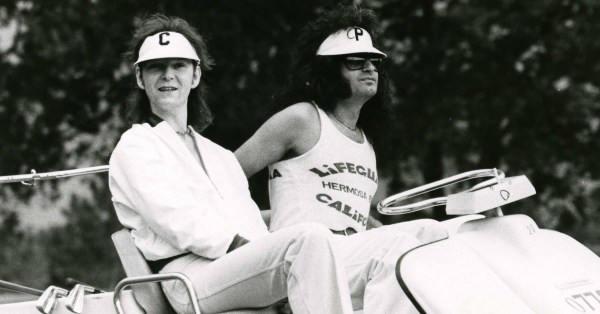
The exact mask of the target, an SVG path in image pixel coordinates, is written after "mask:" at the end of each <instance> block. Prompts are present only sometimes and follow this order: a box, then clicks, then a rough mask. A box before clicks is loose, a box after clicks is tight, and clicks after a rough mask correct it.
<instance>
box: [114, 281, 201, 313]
mask: <svg viewBox="0 0 600 314" xmlns="http://www.w3.org/2000/svg"><path fill="white" fill-rule="evenodd" d="M167 280H181V281H182V282H183V283H184V284H185V287H186V288H187V292H188V296H189V297H190V300H191V302H192V307H193V308H194V313H196V314H200V305H199V304H198V297H197V296H196V290H194V285H193V284H192V282H191V281H190V279H189V278H188V277H186V276H185V275H183V274H180V273H164V274H155V275H146V276H136V277H128V278H125V279H123V280H121V281H119V283H118V284H117V286H116V287H115V292H114V296H113V303H114V304H115V308H116V309H117V313H119V314H124V313H125V311H123V306H122V305H121V292H123V289H125V288H126V287H128V286H130V285H136V284H140V283H150V282H160V281H167Z"/></svg>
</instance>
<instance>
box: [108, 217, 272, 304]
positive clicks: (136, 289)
mask: <svg viewBox="0 0 600 314" xmlns="http://www.w3.org/2000/svg"><path fill="white" fill-rule="evenodd" d="M263 212H265V213H262V214H263V219H265V218H266V220H267V219H268V218H270V211H268V213H267V211H263ZM267 223H268V220H267ZM111 237H112V240H113V243H114V245H115V248H116V250H117V253H118V255H119V259H120V260H121V264H122V265H123V269H124V270H125V274H126V275H127V277H128V278H136V277H140V278H142V277H141V276H146V277H147V276H148V275H153V272H152V271H151V270H150V266H149V265H148V262H147V261H146V259H145V258H144V256H143V255H142V253H141V252H140V251H139V250H138V248H137V247H136V246H135V243H134V241H133V238H132V236H131V232H130V230H129V229H121V230H119V231H117V232H115V233H113V234H112V236H111ZM177 275H178V276H182V275H181V274H177ZM128 278H126V279H128ZM131 289H132V292H133V295H134V297H135V300H136V302H137V303H138V304H139V306H140V307H141V308H143V309H144V310H145V311H146V314H164V313H175V311H174V310H173V309H172V307H171V305H170V304H169V301H168V300H167V298H166V296H165V295H164V293H163V291H162V289H161V287H160V283H158V282H143V283H136V284H134V285H133V284H132V285H131ZM117 293H118V291H115V294H117ZM279 307H281V305H280V304H276V305H272V306H269V307H265V308H259V309H240V310H235V311H228V312H224V314H225V313H227V314H276V313H279V311H278V308H279Z"/></svg>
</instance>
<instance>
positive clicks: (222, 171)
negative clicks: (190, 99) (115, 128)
mask: <svg viewBox="0 0 600 314" xmlns="http://www.w3.org/2000/svg"><path fill="white" fill-rule="evenodd" d="M191 136H193V138H194V140H195V142H196V145H197V147H198V150H199V151H200V158H201V159H202V161H203V163H204V165H205V167H206V169H207V172H205V171H204V170H203V168H202V167H201V165H200V164H199V163H198V162H197V161H196V160H195V159H194V157H193V155H192V153H191V152H190V151H189V150H188V149H187V148H186V146H185V144H184V142H183V141H182V140H181V138H179V136H178V135H177V134H176V133H175V131H174V130H173V129H172V128H171V126H170V125H169V124H168V123H166V122H164V121H162V122H160V123H158V124H157V125H156V126H155V127H152V126H151V125H150V124H148V123H144V124H141V125H140V124H136V125H134V126H133V127H132V128H131V129H129V130H128V131H127V132H125V133H124V134H123V135H122V137H121V140H120V141H119V143H118V144H117V147H116V148H115V150H114V151H113V154H112V156H111V158H110V170H109V186H110V190H111V193H112V201H113V204H114V206H115V210H116V213H117V217H118V218H119V221H120V222H121V224H123V226H125V227H126V228H130V229H131V232H132V236H133V237H134V240H135V244H136V246H137V247H138V248H139V249H140V251H142V253H143V254H144V256H145V258H146V259H148V260H158V259H163V258H167V257H171V256H174V255H178V254H182V253H185V252H193V253H195V254H197V255H200V256H203V257H206V258H211V259H216V258H218V257H220V256H223V255H224V254H225V253H226V251H227V249H228V247H229V246H230V244H231V242H232V240H233V238H234V236H235V235H236V234H240V235H241V236H243V237H245V238H247V239H249V240H253V239H256V238H258V237H261V236H263V235H266V234H268V230H267V227H266V225H265V223H264V222H263V220H262V218H261V216H260V211H259V209H258V207H257V206H256V203H254V201H253V200H252V198H251V197H250V192H249V190H248V181H247V179H246V177H245V175H244V173H243V171H242V169H241V167H240V165H239V163H238V162H237V160H236V158H235V156H234V155H233V153H232V152H231V151H229V150H226V149H224V148H223V147H221V146H219V145H217V144H215V143H213V142H212V141H210V140H208V139H206V138H204V137H203V136H201V135H199V134H198V133H196V132H195V131H192V133H191Z"/></svg>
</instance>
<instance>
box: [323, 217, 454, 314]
mask: <svg viewBox="0 0 600 314" xmlns="http://www.w3.org/2000/svg"><path fill="white" fill-rule="evenodd" d="M333 237H334V241H333V243H334V245H335V246H336V250H337V252H338V256H339V258H340V260H341V261H342V262H343V263H344V264H345V269H346V273H347V276H348V280H349V281H348V282H349V285H350V292H351V293H352V302H353V306H354V309H361V308H362V309H363V310H364V313H375V314H380V313H393V314H396V313H402V314H404V313H418V311H417V310H416V308H415V307H414V306H413V305H412V303H411V302H410V300H409V299H408V297H407V296H406V295H405V294H404V292H403V291H402V289H401V288H400V285H399V283H398V281H397V279H396V269H395V268H396V263H397V262H398V259H399V258H400V256H402V254H404V253H405V252H407V251H408V250H410V249H412V248H414V247H416V246H419V245H421V244H424V243H429V242H432V241H436V240H440V239H443V238H446V237H447V233H446V232H445V230H444V229H443V227H442V226H441V225H440V224H439V222H437V221H434V220H425V219H423V220H415V221H410V222H403V223H399V224H393V225H388V226H383V227H380V228H375V229H371V230H368V231H365V232H360V233H357V234H354V235H352V236H348V237H345V236H333Z"/></svg>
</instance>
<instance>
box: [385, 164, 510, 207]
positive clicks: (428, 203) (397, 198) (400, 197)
mask: <svg viewBox="0 0 600 314" xmlns="http://www.w3.org/2000/svg"><path fill="white" fill-rule="evenodd" d="M487 177H492V178H493V179H490V180H486V181H483V182H481V183H479V184H476V185H474V186H473V187H471V188H470V189H468V190H466V191H465V192H474V191H477V190H480V189H483V188H486V187H488V186H492V185H494V184H498V183H499V182H500V180H501V179H504V177H505V175H504V172H502V171H501V170H498V169H496V168H493V169H481V170H473V171H468V172H463V173H461V174H457V175H454V176H451V177H449V178H445V179H442V180H438V181H435V182H432V183H429V184H425V185H422V186H419V187H416V188H414V189H410V190H407V191H404V192H402V193H398V194H395V195H392V196H389V197H387V198H385V199H383V200H382V201H381V202H379V203H378V204H377V211H379V212H380V213H381V214H384V215H402V214H408V213H412V212H416V211H419V210H423V209H426V208H431V207H435V206H441V205H446V202H447V200H448V197H447V196H444V197H436V198H430V199H427V200H424V201H420V202H416V203H411V204H406V205H397V204H398V203H400V202H401V201H404V200H406V199H409V198H411V197H415V196H417V195H421V194H424V193H427V192H431V191H433V190H437V189H439V188H443V187H445V186H448V185H452V184H456V183H458V182H462V181H466V180H470V179H477V178H487Z"/></svg>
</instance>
